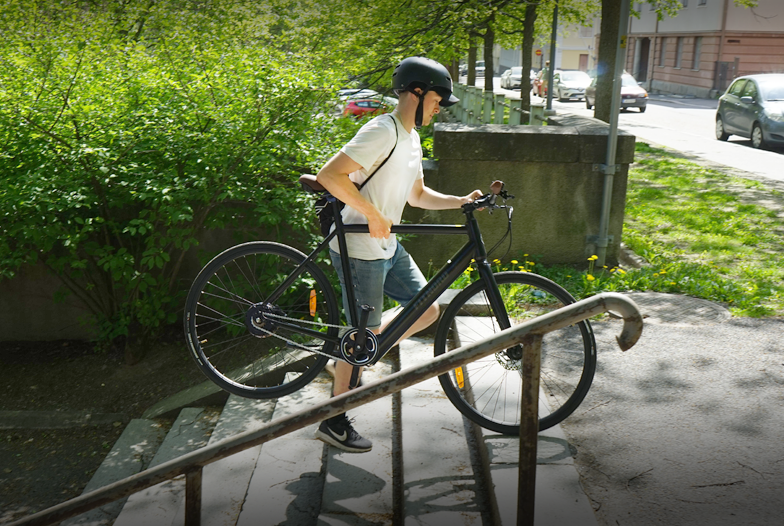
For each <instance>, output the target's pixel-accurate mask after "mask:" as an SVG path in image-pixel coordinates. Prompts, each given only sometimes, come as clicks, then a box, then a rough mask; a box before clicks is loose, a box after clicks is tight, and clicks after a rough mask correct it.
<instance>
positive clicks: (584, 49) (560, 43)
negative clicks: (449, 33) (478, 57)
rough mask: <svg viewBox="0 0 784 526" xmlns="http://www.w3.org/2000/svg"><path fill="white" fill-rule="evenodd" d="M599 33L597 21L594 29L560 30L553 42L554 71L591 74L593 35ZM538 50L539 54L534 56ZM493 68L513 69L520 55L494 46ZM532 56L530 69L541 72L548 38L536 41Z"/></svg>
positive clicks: (594, 62) (593, 53) (595, 52)
mask: <svg viewBox="0 0 784 526" xmlns="http://www.w3.org/2000/svg"><path fill="white" fill-rule="evenodd" d="M598 31H599V25H598V20H597V23H596V25H595V26H594V27H579V26H565V27H559V28H558V31H557V32H556V41H555V67H556V69H579V70H581V71H587V72H592V71H593V70H594V69H595V68H596V54H597V49H596V47H595V45H596V44H595V43H596V39H595V34H594V33H595V32H598ZM537 50H538V51H539V54H538V55H537ZM496 53H497V55H496V62H495V63H496V64H497V67H498V71H497V72H496V74H500V73H503V71H504V70H506V69H509V68H511V67H512V66H520V65H522V53H521V51H520V49H519V48H517V49H501V48H500V47H499V46H496ZM531 53H532V56H531V66H532V67H533V68H534V69H541V68H542V67H543V66H544V63H545V61H547V60H550V35H549V34H548V35H542V36H540V37H539V38H537V40H536V43H535V44H534V47H533V50H532V52H531Z"/></svg>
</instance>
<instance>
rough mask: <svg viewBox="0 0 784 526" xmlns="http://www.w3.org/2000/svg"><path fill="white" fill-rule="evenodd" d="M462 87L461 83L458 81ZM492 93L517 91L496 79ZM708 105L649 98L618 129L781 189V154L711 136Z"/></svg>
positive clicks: (577, 105)
mask: <svg viewBox="0 0 784 526" xmlns="http://www.w3.org/2000/svg"><path fill="white" fill-rule="evenodd" d="M460 81H461V82H462V83H465V77H460ZM484 82H485V79H484V78H477V81H476V85H477V86H478V87H484ZM493 85H494V86H495V89H494V91H495V92H496V93H503V94H505V95H508V96H512V97H514V96H519V95H520V90H506V89H501V88H500V78H499V77H495V78H493ZM531 103H533V104H545V103H546V100H545V99H542V98H540V97H537V96H534V95H531ZM717 104H718V101H716V100H711V99H697V98H685V97H679V96H677V95H667V94H652V95H651V96H650V98H649V100H648V108H647V111H646V112H645V113H640V112H639V111H638V110H637V109H630V110H628V111H622V112H621V113H620V115H619V119H618V122H619V128H620V129H621V130H623V131H626V132H628V133H631V134H632V135H635V136H636V137H637V139H638V140H641V141H645V142H649V143H652V144H658V145H663V146H666V147H668V148H672V149H675V150H678V151H680V152H683V153H684V154H686V155H688V156H693V157H696V158H697V159H700V160H702V161H706V162H708V163H715V164H719V165H724V166H729V167H731V168H734V169H736V170H741V171H743V172H747V174H751V175H752V176H756V177H759V178H763V179H767V180H773V181H776V182H778V183H784V169H782V161H783V160H784V159H783V158H782V154H784V149H781V148H779V149H776V150H755V149H754V148H752V147H751V141H749V140H748V139H744V138H741V137H737V136H734V135H733V136H731V137H730V139H729V140H728V141H727V142H722V141H719V140H717V139H716V138H715V136H714V125H715V118H716V106H717ZM552 109H553V110H555V112H556V115H557V114H563V113H571V114H575V115H582V116H584V117H593V110H589V109H587V108H586V107H585V101H582V100H581V101H578V100H573V101H569V102H558V101H557V100H553V101H552Z"/></svg>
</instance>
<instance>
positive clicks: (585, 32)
mask: <svg viewBox="0 0 784 526" xmlns="http://www.w3.org/2000/svg"><path fill="white" fill-rule="evenodd" d="M592 36H593V28H592V27H581V28H580V37H581V38H591V37H592Z"/></svg>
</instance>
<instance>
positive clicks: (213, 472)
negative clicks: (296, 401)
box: [172, 395, 276, 526]
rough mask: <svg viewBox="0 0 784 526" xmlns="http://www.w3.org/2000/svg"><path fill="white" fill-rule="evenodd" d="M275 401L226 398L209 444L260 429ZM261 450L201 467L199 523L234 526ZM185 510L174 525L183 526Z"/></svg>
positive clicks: (182, 508) (179, 513) (179, 509)
mask: <svg viewBox="0 0 784 526" xmlns="http://www.w3.org/2000/svg"><path fill="white" fill-rule="evenodd" d="M275 407H276V401H275V400H252V399H249V398H242V397H239V396H236V395H231V396H229V399H228V400H227V401H226V405H225V406H224V407H223V411H222V412H221V414H220V418H219V419H218V423H217V425H216V426H215V430H214V431H213V432H212V436H210V440H209V444H210V445H212V444H214V443H216V442H220V441H222V440H226V439H227V438H231V437H232V436H235V435H238V434H240V433H244V432H246V431H252V430H256V429H258V428H260V427H261V426H263V425H264V424H266V423H267V422H269V420H270V419H271V418H272V415H273V411H275ZM261 448H262V446H256V447H253V448H250V449H246V450H245V451H243V452H241V453H237V454H236V455H232V456H230V457H227V458H224V459H222V460H219V461H217V462H213V463H212V464H208V465H207V466H205V467H204V470H203V472H202V502H201V523H202V524H204V525H209V526H234V525H235V524H236V523H237V519H238V518H239V516H240V510H241V509H242V505H243V502H244V500H245V493H246V492H247V490H248V485H249V484H250V480H251V476H252V475H253V468H254V466H256V462H257V460H258V458H259V455H260V453H261ZM184 513H185V508H184V506H180V507H179V508H178V513H177V516H176V518H175V519H174V522H173V523H172V524H174V525H180V524H185V515H184Z"/></svg>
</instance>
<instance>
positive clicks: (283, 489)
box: [202, 373, 332, 526]
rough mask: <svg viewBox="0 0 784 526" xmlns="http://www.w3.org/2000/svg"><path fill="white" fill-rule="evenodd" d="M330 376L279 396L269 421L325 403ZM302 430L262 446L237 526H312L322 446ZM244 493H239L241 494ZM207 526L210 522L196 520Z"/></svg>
mask: <svg viewBox="0 0 784 526" xmlns="http://www.w3.org/2000/svg"><path fill="white" fill-rule="evenodd" d="M331 392H332V377H330V376H329V375H327V374H326V373H322V374H321V375H319V376H318V377H317V378H316V379H315V380H313V381H312V382H311V383H309V384H308V385H306V386H305V387H304V388H302V389H300V390H299V391H297V392H295V393H292V394H291V395H289V396H285V397H283V398H279V399H278V401H277V405H276V406H275V413H274V415H273V417H272V419H273V420H278V419H280V418H283V417H286V416H289V415H291V414H293V413H296V412H298V411H302V410H303V409H307V408H309V407H311V406H313V405H314V404H317V403H320V402H322V401H324V400H327V399H328V398H329V397H330V396H331ZM316 427H317V426H316V425H312V426H308V427H305V428H303V429H300V430H298V431H295V432H294V433H290V434H289V435H287V436H285V437H281V438H278V439H275V440H272V441H270V442H267V443H266V444H264V446H263V448H262V450H261V453H260V455H259V457H258V459H257V460H256V462H255V469H254V470H253V473H252V478H251V480H250V485H249V487H248V488H247V495H246V496H245V503H244V505H243V506H242V513H241V514H240V516H239V520H238V521H237V526H258V525H262V524H263V525H272V524H296V525H297V526H308V525H311V524H312V525H315V524H316V521H317V519H318V515H319V509H320V506H321V495H322V493H323V490H324V471H323V469H322V468H323V460H324V448H325V447H326V445H325V444H323V443H322V442H321V441H319V440H317V439H316V438H315V437H314V436H313V433H314V432H315V430H316ZM243 495H244V493H243ZM202 524H205V525H209V526H212V524H214V523H213V522H204V521H203V522H202Z"/></svg>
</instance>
